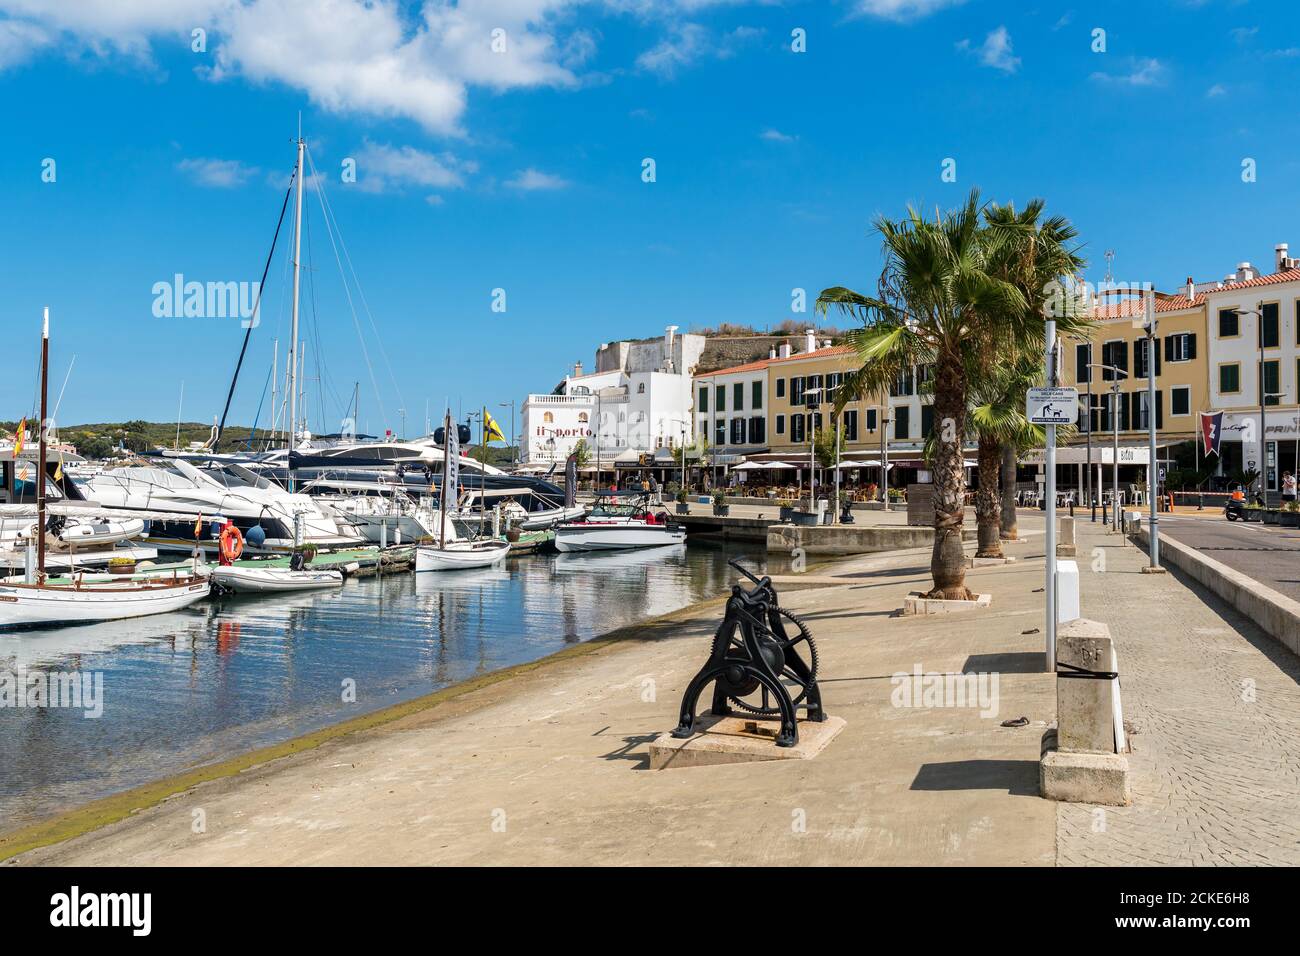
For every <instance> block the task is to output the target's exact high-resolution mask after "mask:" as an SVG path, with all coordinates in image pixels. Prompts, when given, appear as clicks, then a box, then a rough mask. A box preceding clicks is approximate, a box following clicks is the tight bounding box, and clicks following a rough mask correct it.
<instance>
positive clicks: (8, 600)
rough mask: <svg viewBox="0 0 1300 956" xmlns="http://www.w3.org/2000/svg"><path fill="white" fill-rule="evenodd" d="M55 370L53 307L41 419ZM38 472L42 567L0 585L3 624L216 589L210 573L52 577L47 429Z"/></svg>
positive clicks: (156, 604) (178, 602) (93, 617)
mask: <svg viewBox="0 0 1300 956" xmlns="http://www.w3.org/2000/svg"><path fill="white" fill-rule="evenodd" d="M49 370H50V310H49V309H46V310H45V321H44V325H43V328H42V330H41V389H40V396H41V421H45V420H47V418H46V407H47V406H46V402H47V397H48V387H49ZM39 448H40V453H39V455H38V457H37V467H36V475H37V476H39V479H40V480H38V481H37V482H36V527H37V529H38V531H37V534H36V573H35V580H34V581H33V582H32V583H22V584H9V583H6V584H3V585H0V628H7V627H21V626H26V625H33V624H35V625H41V624H71V623H82V622H91V621H115V620H120V619H123V618H131V617H143V616H144V615H146V614H165V613H167V612H168V611H177V610H180V609H181V608H183V607H188V606H189V605H191V604H193V603H194V602H195V601H201V600H202V599H203V598H205V597H207V596H208V594H209V593H210V591H211V585H210V584H209V583H208V580H207V579H206V578H197V577H186V578H181V579H178V580H175V581H149V582H140V581H133V582H129V583H118V582H114V583H105V584H89V585H79V584H77V583H73V584H60V585H54V584H50V583H49V582H48V581H47V580H46V565H45V550H46V543H47V541H46V538H47V537H48V536H47V535H46V534H45V533H43V529H46V528H47V527H48V524H47V523H46V514H47V511H46V493H47V487H46V481H45V478H46V476H47V475H48V474H49V471H48V466H49V459H48V456H47V451H48V446H47V442H46V431H45V429H41V437H40V445H39Z"/></svg>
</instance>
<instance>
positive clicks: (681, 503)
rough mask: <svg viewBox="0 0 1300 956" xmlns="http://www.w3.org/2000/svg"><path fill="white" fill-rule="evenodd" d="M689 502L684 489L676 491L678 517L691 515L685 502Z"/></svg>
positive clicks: (689, 508)
mask: <svg viewBox="0 0 1300 956" xmlns="http://www.w3.org/2000/svg"><path fill="white" fill-rule="evenodd" d="M689 500H690V495H689V494H688V493H687V491H686V489H685V488H682V489H680V490H678V492H677V513H678V514H679V515H688V514H690V513H691V506H690V505H689V504H687V502H688V501H689Z"/></svg>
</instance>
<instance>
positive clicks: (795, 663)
mask: <svg viewBox="0 0 1300 956" xmlns="http://www.w3.org/2000/svg"><path fill="white" fill-rule="evenodd" d="M728 563H729V564H730V565H731V566H732V567H733V568H735V569H736V570H737V571H739V572H740V573H741V574H743V575H745V577H747V578H749V579H750V580H751V581H753V582H754V587H753V588H752V589H750V590H746V589H745V588H744V587H743V586H742V585H740V584H736V585H733V586H732V588H731V597H730V598H728V599H727V609H726V613H725V615H724V617H723V619H722V624H721V625H720V626H719V627H718V631H717V633H716V634H715V635H714V637H713V648H712V650H711V651H710V653H709V659H708V661H707V662H706V663H705V664H704V667H703V668H701V669H700V672H699V673H698V674H696V675H695V677H694V679H693V680H692V681H691V683H690V685H689V686H688V687H687V688H686V693H685V695H684V696H683V697H682V710H681V722H680V723H679V724H678V725H677V729H676V730H674V731H673V736H674V737H679V738H681V737H689V736H690V735H691V734H692V733H693V732H694V727H695V706H696V703H697V702H698V701H699V697H700V694H701V693H702V692H703V691H704V688H705V686H707V685H708V683H709V682H710V681H712V682H713V706H712V708H711V713H713V714H714V715H715V716H720V717H721V716H728V715H731V714H733V713H735V711H741V712H743V713H746V714H751V715H753V716H755V717H758V718H760V719H761V718H767V719H779V720H780V721H781V728H780V731H779V732H778V733H777V736H776V745H777V746H778V747H793V746H794V745H795V744H797V743H798V742H799V725H798V719H797V716H798V708H800V707H802V708H804V709H805V710H806V711H807V719H808V720H813V721H818V722H821V721H824V720H825V719H826V712H825V711H824V710H823V709H822V698H821V691H820V690H819V688H818V686H817V645H816V644H814V643H813V639H812V632H811V631H809V630H808V626H807V625H806V624H805V623H804V622H803V621H802V620H800V619H799V617H798V616H797V615H795V614H792V613H791V612H789V611H787V610H786V609H785V608H783V607H781V606H780V602H779V601H778V600H777V596H776V588H774V587H773V586H772V579H771V578H770V577H767V576H766V575H765V576H764V577H762V578H761V579H760V578H758V577H755V576H754V575H753V574H752V573H750V572H749V571H748V570H747V569H746V568H744V567H742V566H741V565H740V564H739V563H737V561H735V560H732V561H729V562H728ZM792 634H793V636H791V635H792ZM801 645H803V646H802V647H801ZM805 654H806V655H807V657H806V659H805V657H804V655H805ZM733 708H734V709H733Z"/></svg>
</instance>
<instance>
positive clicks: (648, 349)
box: [522, 325, 705, 468]
mask: <svg viewBox="0 0 1300 956" xmlns="http://www.w3.org/2000/svg"><path fill="white" fill-rule="evenodd" d="M704 344H705V340H704V337H703V336H700V335H678V334H677V326H675V325H670V326H668V328H667V329H666V330H665V333H664V335H663V338H662V339H653V340H649V341H628V342H612V343H607V344H605V345H602V346H600V348H599V349H597V350H596V369H597V370H596V371H595V372H592V373H588V374H583V371H582V365H581V363H579V364H578V365H576V366H575V367H574V370H573V374H571V375H568V376H566V377H565V379H564V382H563V383H562V384H561V385H560V386H559V387H558V388H557V389H556V390H555V392H553V393H552V394H549V395H529V396H528V399H527V400H526V401H525V402H524V406H523V429H524V431H523V442H522V444H523V449H522V453H523V460H524V461H525V462H526V463H528V464H550V463H553V462H563V461H564V460H565V459H566V458H568V456H569V455H570V454H571V453H572V452H573V449H574V447H575V446H576V445H577V444H578V442H579V441H582V440H585V441H586V442H587V445H588V447H589V448H590V449H591V451H592V459H593V464H594V463H595V462H596V460H597V459H599V460H600V463H601V465H602V468H609V467H613V466H615V465H618V466H634V465H636V464H638V463H640V462H641V461H643V460H645V459H643V457H642V456H649V457H650V458H651V459H653V458H655V457H656V453H658V455H657V457H658V458H659V459H661V460H662V459H667V460H669V461H671V450H672V449H673V448H675V447H676V446H677V445H679V444H680V443H681V442H682V439H683V436H684V437H685V439H686V440H687V441H689V440H690V437H691V373H692V372H693V371H694V369H695V366H696V365H697V364H698V362H699V360H700V355H701V354H702V353H703V351H704Z"/></svg>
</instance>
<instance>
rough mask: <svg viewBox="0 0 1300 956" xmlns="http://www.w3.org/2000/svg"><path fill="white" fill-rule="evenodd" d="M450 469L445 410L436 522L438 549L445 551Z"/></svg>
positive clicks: (448, 422)
mask: <svg viewBox="0 0 1300 956" xmlns="http://www.w3.org/2000/svg"><path fill="white" fill-rule="evenodd" d="M450 469H451V409H447V412H446V414H445V415H444V416H443V421H442V494H441V495H439V496H438V498H439V504H440V505H441V507H440V508H439V509H438V512H439V514H440V515H441V516H442V517H441V520H440V521H439V522H438V531H439V536H438V547H439V548H441V549H442V550H444V551H445V550H446V549H447V475H449V474H450Z"/></svg>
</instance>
